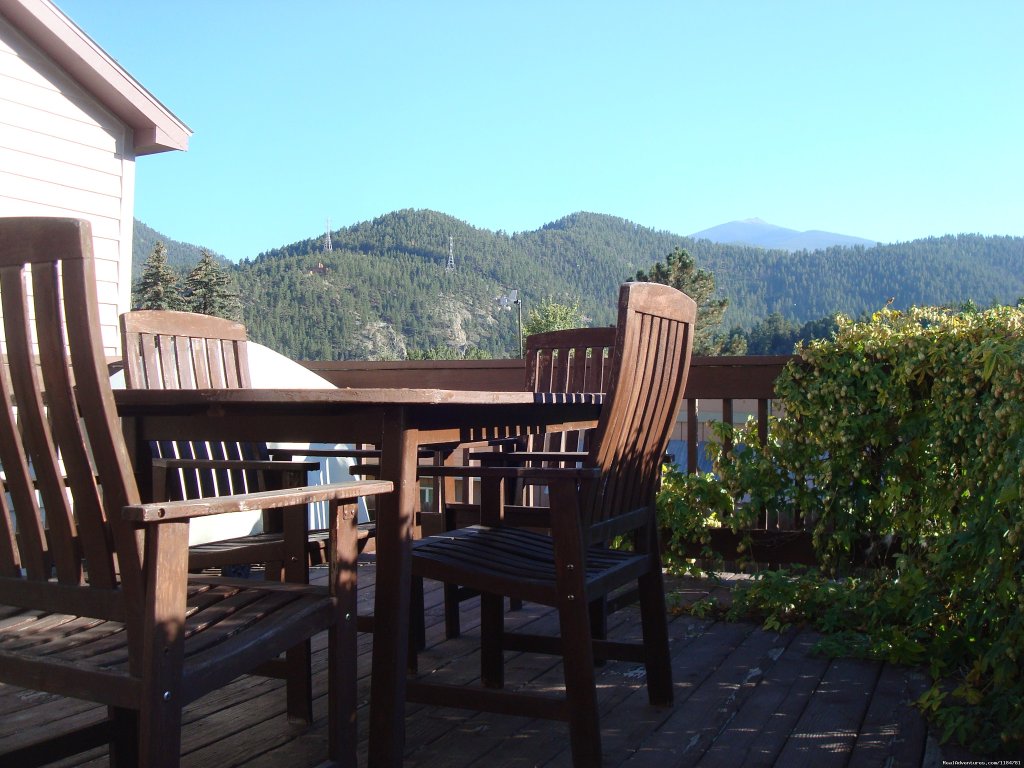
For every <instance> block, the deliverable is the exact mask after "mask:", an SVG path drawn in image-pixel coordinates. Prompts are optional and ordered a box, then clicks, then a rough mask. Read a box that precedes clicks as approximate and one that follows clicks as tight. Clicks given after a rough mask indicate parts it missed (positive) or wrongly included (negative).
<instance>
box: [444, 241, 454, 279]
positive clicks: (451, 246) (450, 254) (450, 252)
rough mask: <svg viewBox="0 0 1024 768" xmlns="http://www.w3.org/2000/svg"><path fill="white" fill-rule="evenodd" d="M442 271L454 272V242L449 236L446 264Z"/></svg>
mask: <svg viewBox="0 0 1024 768" xmlns="http://www.w3.org/2000/svg"><path fill="white" fill-rule="evenodd" d="M444 271H445V272H454V271H455V241H454V238H452V236H451V235H448V263H447V264H446V265H445V268H444Z"/></svg>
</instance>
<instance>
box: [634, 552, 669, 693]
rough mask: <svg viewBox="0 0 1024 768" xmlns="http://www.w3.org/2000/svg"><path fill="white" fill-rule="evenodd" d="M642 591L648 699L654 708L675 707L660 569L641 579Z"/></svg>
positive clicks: (666, 615) (666, 614)
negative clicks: (673, 703) (673, 704)
mask: <svg viewBox="0 0 1024 768" xmlns="http://www.w3.org/2000/svg"><path fill="white" fill-rule="evenodd" d="M639 589H640V622H641V627H642V630H643V637H644V649H645V660H644V666H645V668H646V670H647V698H648V700H649V701H650V702H651V704H653V705H655V706H672V698H673V692H672V659H671V656H670V653H669V648H668V611H667V609H666V607H665V583H664V580H663V579H662V576H661V569H660V568H655V569H652V570H651V572H650V573H647V574H645V575H644V576H641V577H640V579H639Z"/></svg>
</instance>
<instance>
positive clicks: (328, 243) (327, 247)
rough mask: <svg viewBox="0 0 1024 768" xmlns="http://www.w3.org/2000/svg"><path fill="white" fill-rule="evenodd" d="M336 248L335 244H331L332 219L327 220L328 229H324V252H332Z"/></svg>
mask: <svg viewBox="0 0 1024 768" xmlns="http://www.w3.org/2000/svg"><path fill="white" fill-rule="evenodd" d="M333 250H334V246H333V245H331V220H330V219H328V220H327V229H326V230H325V231H324V253H330V252H331V251H333Z"/></svg>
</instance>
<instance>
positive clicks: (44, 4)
mask: <svg viewBox="0 0 1024 768" xmlns="http://www.w3.org/2000/svg"><path fill="white" fill-rule="evenodd" d="M0 14H2V15H3V16H5V17H6V18H7V19H8V21H10V22H11V24H13V25H14V26H15V27H16V28H17V29H18V30H20V31H21V33H22V34H23V35H25V37H27V38H28V39H29V40H30V41H32V43H34V44H35V45H36V46H37V47H38V48H39V49H41V50H42V51H43V52H44V53H45V54H46V55H47V56H49V57H50V58H51V59H53V60H54V61H55V62H56V63H57V64H58V65H60V66H61V67H62V68H63V69H64V70H66V71H67V73H68V74H69V75H71V77H73V78H74V79H75V80H77V81H78V82H79V83H80V84H81V85H82V86H83V87H85V88H86V89H87V90H88V91H89V92H91V93H92V94H93V95H95V96H96V98H97V99H98V100H99V101H100V103H102V104H103V105H104V106H105V107H106V108H107V109H109V110H110V111H111V112H113V113H114V114H115V115H117V117H119V118H120V119H121V120H123V121H124V122H125V123H126V124H127V125H129V126H131V127H132V129H133V132H134V135H135V146H134V150H135V154H136V155H149V154H154V153H156V152H167V151H170V150H173V149H180V150H186V149H188V139H189V136H191V135H192V131H191V129H190V128H189V127H188V126H187V125H185V123H183V122H182V121H181V120H179V119H178V118H177V117H176V116H175V115H174V113H172V112H171V111H170V110H169V109H167V107H165V106H164V105H163V104H161V103H160V101H159V100H157V98H156V97H155V96H153V94H151V93H150V92H149V91H147V90H146V89H145V88H144V87H142V85H141V84H140V83H139V82H138V81H137V80H136V79H135V78H133V77H132V76H131V75H130V74H129V73H128V72H127V71H126V70H125V69H124V68H123V67H121V65H120V64H118V63H117V62H116V61H114V59H112V58H111V57H110V56H109V55H108V54H107V53H106V52H105V51H104V50H103V49H102V48H100V47H99V45H97V44H96V43H95V42H94V41H93V40H92V38H90V37H89V36H88V35H87V34H85V32H83V31H82V30H81V29H80V28H79V27H78V26H77V25H76V24H75V23H74V22H73V21H71V19H69V18H68V17H67V16H65V15H64V13H63V12H61V10H60V9H59V8H57V7H56V6H55V5H53V3H51V2H49V0H0Z"/></svg>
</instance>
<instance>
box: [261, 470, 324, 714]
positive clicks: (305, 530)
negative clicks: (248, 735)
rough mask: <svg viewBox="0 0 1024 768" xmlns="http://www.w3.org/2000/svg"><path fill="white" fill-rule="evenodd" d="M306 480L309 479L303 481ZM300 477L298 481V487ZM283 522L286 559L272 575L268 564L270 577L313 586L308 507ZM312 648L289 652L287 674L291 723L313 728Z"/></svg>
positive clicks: (294, 511)
mask: <svg viewBox="0 0 1024 768" xmlns="http://www.w3.org/2000/svg"><path fill="white" fill-rule="evenodd" d="M302 479H305V478H302ZM299 480H300V479H299V478H294V481H295V482H296V484H298V483H299ZM289 512H290V513H291V514H289V515H287V516H286V518H285V519H284V520H283V522H282V529H283V531H284V534H285V539H284V540H285V552H284V560H283V561H282V562H281V563H280V564H273V565H275V566H277V567H278V568H279V570H277V572H276V573H273V572H271V570H270V567H271V565H272V564H271V563H267V574H266V576H267V578H268V579H272V580H275V581H280V580H282V577H283V580H284V581H287V582H289V583H292V584H308V583H309V559H308V555H307V552H306V542H307V541H308V539H309V525H308V521H307V519H306V515H307V512H306V508H305V507H299V508H297V509H291V510H289ZM312 658H313V653H312V647H311V645H310V641H309V639H308V638H307V639H306V640H305V641H303V642H301V643H299V644H298V645H295V646H293V647H291V648H289V649H288V651H287V652H286V653H285V674H286V678H285V679H286V680H287V691H286V700H287V712H288V720H289V722H292V723H296V724H299V725H310V724H311V723H312V722H313V679H312Z"/></svg>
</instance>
